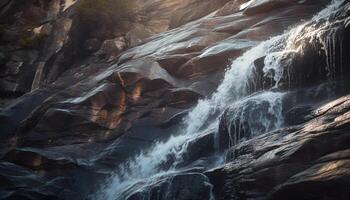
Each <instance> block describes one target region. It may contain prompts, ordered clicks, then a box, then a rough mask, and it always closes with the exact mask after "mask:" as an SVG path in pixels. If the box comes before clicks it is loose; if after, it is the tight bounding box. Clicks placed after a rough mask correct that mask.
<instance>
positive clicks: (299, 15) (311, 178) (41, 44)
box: [0, 0, 350, 200]
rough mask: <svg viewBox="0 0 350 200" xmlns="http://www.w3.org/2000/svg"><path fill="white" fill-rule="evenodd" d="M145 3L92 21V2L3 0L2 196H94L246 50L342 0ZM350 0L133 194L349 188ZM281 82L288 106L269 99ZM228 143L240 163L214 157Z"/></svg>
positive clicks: (286, 193) (333, 192)
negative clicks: (87, 7) (127, 14)
mask: <svg viewBox="0 0 350 200" xmlns="http://www.w3.org/2000/svg"><path fill="white" fill-rule="evenodd" d="M132 3H133V5H134V7H135V8H134V10H133V15H134V16H133V17H132V18H130V19H129V18H127V19H123V20H122V21H121V22H120V23H119V24H118V25H115V26H111V25H110V22H104V21H101V22H98V23H99V24H100V26H101V27H100V28H99V29H90V27H87V25H86V22H84V21H82V19H81V18H79V1H78V0H77V1H74V0H50V1H34V0H33V1H32V0H26V1H22V0H13V1H6V0H3V1H1V0H0V37H1V40H0V46H1V49H0V65H1V69H0V70H1V71H0V98H1V102H4V103H3V105H4V106H2V108H1V110H0V124H1V125H0V133H1V134H0V141H1V145H0V158H1V160H0V197H1V198H2V199H86V198H87V197H88V196H89V195H92V194H94V193H95V192H96V191H97V190H98V188H100V187H101V185H102V184H103V183H104V180H105V178H106V177H109V176H110V174H111V173H112V172H114V171H115V169H118V166H119V165H120V164H121V163H124V162H126V161H128V160H129V159H130V158H132V157H133V156H135V155H137V154H139V153H140V151H144V150H147V149H149V148H150V147H151V146H152V145H153V144H154V143H156V142H158V141H166V140H167V139H168V138H169V137H171V135H172V133H174V132H175V131H176V130H178V129H179V124H180V123H181V121H183V119H186V118H183V117H184V116H186V115H187V113H188V112H189V111H190V110H191V109H192V108H193V106H195V105H196V104H197V102H198V100H199V99H202V98H205V97H208V96H210V95H211V94H212V93H213V92H214V91H215V89H216V88H217V87H218V85H219V84H220V83H221V80H222V78H223V75H224V73H225V72H226V70H227V68H229V67H230V65H231V64H232V60H235V59H236V58H238V57H239V56H241V55H242V54H244V52H246V51H247V50H248V49H251V48H253V47H256V46H257V45H258V44H260V43H261V42H263V41H265V40H268V39H269V38H271V37H273V36H276V35H280V34H282V33H283V32H285V31H286V30H288V29H289V28H290V27H294V26H296V25H298V24H300V23H301V22H305V21H307V20H309V19H310V18H312V17H313V16H314V15H315V14H316V13H318V12H319V11H320V10H322V9H323V8H325V6H326V5H327V4H328V3H329V1H326V0H322V1H314V0H304V1H299V0H295V1H294V0H293V1H291V0H289V1H286V0H257V1H245V0H231V1H230V0H210V1H209V0H208V1H203V0H181V1H180V0H134V1H133V2H132ZM349 7H350V5H349V3H348V2H344V3H342V4H341V9H339V10H338V12H337V13H336V15H334V16H331V17H330V18H329V19H327V20H328V22H329V25H328V26H325V27H323V29H322V30H321V31H320V33H319V35H318V37H317V38H316V39H315V38H313V37H312V35H311V33H310V34H306V33H307V29H306V31H305V32H306V33H305V35H306V36H305V37H303V38H301V39H300V41H298V44H297V45H300V47H301V48H302V53H299V52H298V51H288V52H284V55H283V56H280V57H279V58H282V60H281V61H280V63H283V64H282V67H283V71H282V73H279V71H277V70H276V69H275V68H273V67H270V69H269V70H268V71H264V70H265V69H266V66H267V65H269V61H273V57H268V56H263V57H260V58H257V59H255V60H254V61H253V62H252V63H249V64H251V65H252V66H253V69H254V74H253V75H254V76H252V79H251V80H249V81H248V82H247V83H246V85H247V87H248V88H249V92H250V95H249V96H247V98H246V99H245V100H244V101H241V104H237V103H236V102H235V101H234V100H230V99H229V100H230V101H229V102H231V103H229V106H227V107H225V109H224V110H225V112H223V113H219V114H220V116H221V117H220V121H219V123H218V127H216V128H213V129H210V130H209V131H206V132H203V133H202V134H201V135H200V137H198V138H196V139H194V140H189V141H188V147H187V152H186V153H185V154H184V156H183V158H182V163H179V164H178V167H179V168H181V170H178V171H177V172H176V173H173V174H170V175H169V174H168V175H167V176H164V177H163V178H161V179H156V181H153V182H152V181H150V182H142V181H140V182H138V183H136V184H135V185H134V186H133V187H131V189H130V191H127V194H124V197H125V199H130V200H136V199H144V198H147V199H159V200H160V199H184V200H185V199H186V200H188V199H193V200H195V199H211V198H213V197H215V198H216V199H223V200H226V199H310V200H311V199H337V200H338V199H347V197H348V196H349V190H348V186H349V185H350V176H349V171H350V160H349V159H350V157H349V156H350V153H349V149H350V138H349V134H348V133H349V131H350V129H349V128H350V126H349V124H350V114H349V112H350V97H349V96H348V94H349V91H350V87H349V85H350V83H349V79H348V77H349V76H350V59H349V58H347V57H346V52H349V51H350V49H349V47H350V29H349V27H350V26H349V19H350V17H349ZM318 23H319V24H322V21H320V22H318ZM112 25H113V24H112ZM312 25H313V24H310V26H312ZM86 30H89V31H87V32H84V31H86ZM82 32H84V33H82ZM271 66H272V65H271ZM232 67H236V68H237V70H240V69H241V68H242V66H232ZM276 74H277V75H279V79H275V77H276ZM271 88H272V89H271ZM270 89H271V92H272V93H274V92H280V93H283V97H282V96H281V98H280V99H279V101H278V102H277V104H276V101H274V102H271V101H270V99H269V98H267V97H268V96H267V97H266V99H265V100H264V101H260V100H261V96H259V95H260V93H259V91H263V90H270ZM285 93H286V94H285ZM22 95H23V96H22ZM257 98H259V99H258V100H259V101H257ZM276 109H277V111H278V112H279V113H280V115H278V116H277V117H276V115H275V112H277V111H276ZM213 115H214V113H213ZM199 117H200V116H199ZM261 119H268V120H267V122H266V121H262V120H261ZM208 126H209V124H208ZM180 128H181V127H180ZM263 133H264V134H263ZM218 152H219V155H225V154H227V156H226V161H225V162H223V163H221V165H219V166H217V165H215V167H213V166H212V163H213V162H212V160H215V157H216V156H217V154H218ZM174 159H176V158H174V157H170V158H168V160H166V161H164V163H163V165H162V166H160V168H165V169H168V168H171V163H172V162H173V161H174ZM152 180H153V179H152ZM143 181H144V180H143ZM135 188H142V189H143V190H138V189H135ZM113 198H117V197H113Z"/></svg>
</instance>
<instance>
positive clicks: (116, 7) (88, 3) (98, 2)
mask: <svg viewBox="0 0 350 200" xmlns="http://www.w3.org/2000/svg"><path fill="white" fill-rule="evenodd" d="M132 7H133V6H132V3H131V2H130V1H129V0H81V1H80V2H79V4H78V7H77V11H78V13H79V14H80V16H81V17H83V18H84V19H85V20H91V21H97V20H113V21H115V22H118V21H120V20H123V19H125V18H128V17H130V16H132V10H133V9H132Z"/></svg>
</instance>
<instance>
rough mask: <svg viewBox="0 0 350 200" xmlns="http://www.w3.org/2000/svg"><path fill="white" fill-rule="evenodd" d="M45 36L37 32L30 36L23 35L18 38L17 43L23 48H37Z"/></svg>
mask: <svg viewBox="0 0 350 200" xmlns="http://www.w3.org/2000/svg"><path fill="white" fill-rule="evenodd" d="M46 37H47V35H45V34H42V33H39V34H35V35H32V36H23V37H22V38H21V39H20V40H19V44H20V45H21V46H22V47H23V48H38V47H39V46H40V45H41V44H42V42H43V41H44V39H45V38H46Z"/></svg>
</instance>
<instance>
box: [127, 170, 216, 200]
mask: <svg viewBox="0 0 350 200" xmlns="http://www.w3.org/2000/svg"><path fill="white" fill-rule="evenodd" d="M142 190H144V191H142ZM210 194H211V184H210V183H209V182H208V178H207V177H206V176H205V175H203V174H199V173H188V174H180V175H174V176H173V177H171V178H169V179H165V180H162V181H160V182H158V183H156V184H155V185H152V186H151V187H150V188H148V186H147V185H146V186H144V187H142V188H141V192H139V193H136V194H133V195H130V196H129V197H128V198H127V199H128V200H137V199H140V198H150V199H155V200H163V199H164V200H165V199H174V200H175V199H177V200H186V199H193V200H209V199H210V198H211V196H210Z"/></svg>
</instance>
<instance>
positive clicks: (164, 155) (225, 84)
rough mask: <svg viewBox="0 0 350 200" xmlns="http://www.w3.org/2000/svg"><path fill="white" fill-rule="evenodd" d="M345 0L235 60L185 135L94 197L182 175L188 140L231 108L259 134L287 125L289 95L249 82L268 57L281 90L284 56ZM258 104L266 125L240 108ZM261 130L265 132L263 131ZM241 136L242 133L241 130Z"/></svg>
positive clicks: (129, 166)
mask: <svg viewBox="0 0 350 200" xmlns="http://www.w3.org/2000/svg"><path fill="white" fill-rule="evenodd" d="M343 2H344V1H343V0H333V1H332V2H331V4H330V5H329V6H328V7H327V8H325V9H324V10H322V11H321V12H319V13H318V14H317V15H315V16H314V17H313V18H312V19H311V20H310V21H309V22H307V23H304V24H302V25H300V26H297V27H295V28H292V29H291V30H289V31H287V32H285V33H284V34H282V35H279V36H275V37H273V38H271V39H269V40H267V41H264V42H261V43H260V44H259V45H257V46H256V47H253V48H252V49H250V50H248V51H246V52H245V53H244V54H243V55H242V56H240V57H239V58H237V59H235V60H234V61H233V62H232V64H231V66H230V68H229V69H228V70H227V71H226V73H225V76H224V79H223V81H222V82H221V84H220V85H219V87H218V88H217V90H216V92H214V93H213V94H212V95H211V97H209V98H207V99H202V100H200V101H199V102H198V104H197V106H196V107H195V108H194V109H193V110H192V111H191V112H190V113H189V114H188V115H187V116H186V117H185V118H184V120H183V124H182V125H181V129H180V130H179V133H177V134H174V135H173V136H172V137H170V138H169V139H168V140H167V141H166V142H159V143H157V144H155V145H154V146H153V147H152V148H151V149H149V150H148V151H146V152H143V153H141V154H140V155H138V156H136V157H135V158H133V159H130V160H129V161H128V162H126V163H122V164H121V165H120V166H119V167H118V169H116V170H115V174H113V175H112V176H111V177H110V178H109V179H108V181H107V182H106V183H105V184H104V185H103V186H102V188H101V189H100V191H99V192H98V193H97V194H96V195H95V196H94V197H92V198H93V199H99V200H114V199H126V197H127V196H125V195H127V194H126V193H127V191H129V190H130V188H132V186H133V185H135V184H137V183H138V182H140V181H142V180H144V179H147V182H152V181H156V180H157V179H158V178H159V177H163V176H166V175H170V174H173V173H176V164H177V163H179V160H180V161H181V158H182V154H183V153H184V152H186V148H187V144H188V143H187V142H188V141H190V140H193V139H194V138H196V137H198V136H199V135H200V134H201V133H202V132H204V131H206V130H208V129H212V128H213V127H217V126H218V121H219V118H220V116H221V115H222V114H223V112H224V111H225V110H226V109H227V108H228V107H230V106H231V109H233V111H234V113H235V116H234V117H236V118H239V119H244V120H245V121H248V124H249V123H250V124H249V126H251V127H250V128H251V129H252V131H251V132H252V134H253V135H257V134H259V133H260V134H261V133H265V132H268V131H271V130H273V129H276V128H278V127H280V126H281V125H282V121H281V120H282V114H281V113H282V103H281V99H282V98H283V93H281V92H272V91H265V92H264V91H263V92H261V93H257V94H255V95H251V94H250V92H251V90H250V88H249V81H251V79H252V74H253V73H252V72H253V69H254V61H255V60H256V59H259V58H261V57H265V67H264V69H263V71H264V73H268V72H269V71H271V70H274V71H275V73H274V77H273V79H274V80H275V82H276V84H275V86H274V88H275V89H278V83H279V81H280V80H281V77H282V74H283V68H282V67H281V66H280V62H281V59H282V57H283V55H284V54H285V53H288V52H290V51H294V52H300V53H302V50H303V49H302V45H300V41H302V40H303V39H305V38H307V39H310V38H311V39H312V38H313V39H315V38H317V37H319V35H320V34H319V33H320V31H322V30H324V29H325V28H326V27H327V26H328V24H327V20H328V19H329V18H330V17H331V15H333V14H334V13H336V12H337V9H339V6H340V5H341V4H342V3H343ZM321 22H322V23H321ZM320 23H321V25H320ZM248 95H251V96H248ZM252 101H254V102H255V104H256V105H261V104H263V103H267V104H268V113H267V114H260V115H259V114H258V117H259V118H258V120H259V121H260V124H254V122H253V121H254V120H256V118H255V117H256V116H255V117H254V116H253V115H250V116H249V114H254V113H253V112H256V109H251V110H248V111H247V110H239V109H240V108H244V107H245V106H246V103H247V102H252ZM244 112H252V113H248V117H247V116H243V113H244ZM245 114H247V113H245ZM258 125H259V126H258ZM261 126H262V127H263V128H259V127H261ZM235 132H236V133H237V132H238V134H239V133H240V132H241V131H240V130H238V131H235ZM231 134H232V132H231ZM239 138H240V137H238V138H237V136H235V135H230V140H232V141H231V142H230V143H231V144H230V145H234V144H236V143H237V142H238V140H239ZM233 140H234V141H233ZM171 155H175V156H174V157H175V158H176V159H177V160H176V161H175V164H173V165H172V166H171V167H170V169H168V170H161V169H160V168H159V166H160V165H161V164H162V163H164V162H166V161H167V160H168V158H169V156H171Z"/></svg>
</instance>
